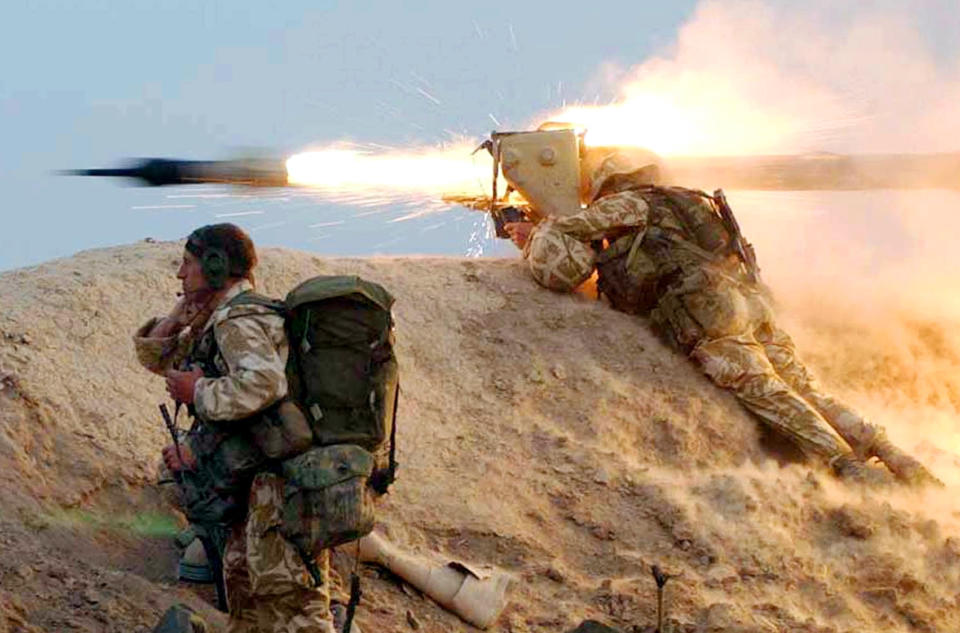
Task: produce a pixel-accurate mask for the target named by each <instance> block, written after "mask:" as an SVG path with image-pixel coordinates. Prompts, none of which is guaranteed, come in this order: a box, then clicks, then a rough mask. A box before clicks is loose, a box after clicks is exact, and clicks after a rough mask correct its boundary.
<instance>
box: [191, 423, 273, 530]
mask: <svg viewBox="0 0 960 633" xmlns="http://www.w3.org/2000/svg"><path fill="white" fill-rule="evenodd" d="M188 441H189V442H190V447H191V449H192V450H193V452H194V454H195V455H196V456H197V468H196V469H195V470H185V471H183V472H182V473H181V484H180V493H181V496H182V498H183V509H184V513H185V514H186V515H187V518H188V519H190V521H191V522H193V523H198V524H200V525H216V524H227V523H231V522H233V521H236V520H239V519H240V518H242V517H243V513H244V512H245V511H246V499H247V493H248V492H249V489H250V482H251V481H253V477H254V475H256V473H257V472H259V471H260V470H261V469H262V468H263V466H264V463H265V459H264V456H263V453H262V452H260V449H259V448H257V446H256V445H255V444H254V443H253V441H252V439H251V436H250V434H249V433H248V432H247V431H240V432H234V433H226V432H221V431H218V430H216V429H214V428H212V427H211V426H209V425H206V424H198V425H196V426H195V427H194V429H193V430H191V432H190V435H189V440H188Z"/></svg>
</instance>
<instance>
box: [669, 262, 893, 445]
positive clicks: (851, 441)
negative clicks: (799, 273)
mask: <svg viewBox="0 0 960 633" xmlns="http://www.w3.org/2000/svg"><path fill="white" fill-rule="evenodd" d="M651 320H652V322H653V324H654V326H655V327H658V328H659V329H660V330H661V331H662V332H664V333H665V334H666V335H667V336H668V338H670V339H671V340H672V342H674V343H676V344H677V346H678V347H680V348H681V349H683V350H684V351H685V352H687V353H688V354H689V355H690V357H691V358H692V359H693V360H694V361H695V362H696V363H697V364H698V365H699V366H700V368H701V369H702V370H703V372H704V373H705V374H706V375H707V376H708V377H709V378H710V379H711V380H712V381H713V382H714V383H715V384H717V385H718V386H720V387H723V388H724V389H728V390H729V391H731V392H732V393H733V394H734V395H735V396H736V397H737V399H738V400H740V402H741V403H742V404H743V405H744V406H745V407H746V408H747V409H749V410H750V411H751V412H753V413H754V414H756V415H757V416H758V417H760V418H761V419H762V420H763V421H764V422H766V423H767V424H768V425H769V426H770V427H771V428H773V429H774V430H776V431H777V432H778V433H781V434H782V435H784V436H786V437H787V438H789V439H791V440H792V441H793V442H794V443H795V444H796V445H797V446H799V447H800V449H801V450H802V451H803V452H804V453H806V454H808V455H810V456H815V457H820V458H822V459H824V460H827V461H829V460H830V459H831V458H834V457H837V456H839V455H843V454H847V453H850V452H853V453H856V454H857V455H859V456H860V457H862V458H866V457H869V456H871V455H873V454H875V453H876V450H875V449H876V446H877V445H879V444H881V443H885V442H886V440H885V436H884V432H883V429H881V428H879V427H877V426H875V425H873V424H870V423H869V422H867V421H866V420H864V419H863V417H862V416H860V415H859V414H858V413H857V412H856V411H854V410H853V409H852V408H850V407H849V406H847V405H845V404H843V403H842V402H839V401H838V400H836V399H834V398H833V397H831V396H829V395H827V394H825V393H824V392H823V391H822V389H821V388H820V386H819V385H818V383H817V382H816V380H815V379H814V378H813V376H812V375H811V374H810V372H809V371H808V370H807V368H806V367H805V366H804V365H803V363H802V362H801V361H800V360H799V359H798V358H797V355H796V348H795V346H794V343H793V341H792V340H791V339H790V337H789V336H788V335H787V333H786V332H784V331H783V330H781V329H779V328H778V327H777V326H776V324H775V322H774V317H773V311H772V309H771V308H770V305H769V302H768V301H767V299H766V297H765V296H764V294H763V293H762V292H761V291H760V290H759V289H757V288H755V287H752V286H748V285H747V284H742V283H740V282H738V281H737V280H734V279H731V278H729V277H727V276H726V275H724V274H722V273H719V272H716V271H711V270H704V269H701V270H697V271H696V272H695V273H693V274H691V275H688V276H687V277H685V278H684V279H683V280H682V282H681V283H680V284H678V285H677V286H675V287H674V288H672V289H671V290H670V291H668V292H667V294H665V295H664V296H663V297H661V298H660V300H659V302H658V304H657V307H656V308H655V309H654V311H653V313H652V314H651Z"/></svg>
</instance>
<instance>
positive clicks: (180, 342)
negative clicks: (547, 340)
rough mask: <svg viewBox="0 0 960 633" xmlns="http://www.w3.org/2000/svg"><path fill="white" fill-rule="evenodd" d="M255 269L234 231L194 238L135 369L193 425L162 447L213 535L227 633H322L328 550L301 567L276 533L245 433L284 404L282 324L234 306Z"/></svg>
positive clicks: (264, 310) (278, 482)
mask: <svg viewBox="0 0 960 633" xmlns="http://www.w3.org/2000/svg"><path fill="white" fill-rule="evenodd" d="M256 263H257V255H256V251H255V250H254V247H253V243H252V242H251V240H250V238H249V237H248V236H247V234H246V233H244V232H243V230H241V229H240V228H239V227H237V226H235V225H233V224H215V225H209V226H204V227H201V228H199V229H197V230H196V231H194V232H193V233H191V234H190V236H189V237H188V239H187V243H186V246H185V249H184V252H183V261H182V263H181V264H180V268H179V270H178V271H177V278H178V279H180V281H181V283H182V286H183V297H182V298H181V299H180V301H179V302H178V303H177V304H176V305H175V306H174V308H173V309H172V311H171V312H170V314H169V315H167V316H166V317H163V318H154V319H151V320H150V321H148V322H147V323H145V324H144V325H143V326H142V327H141V328H140V329H139V330H138V331H137V333H136V334H135V336H134V345H135V347H136V352H137V357H138V359H139V360H140V362H141V364H142V365H143V366H144V367H146V368H147V369H149V370H150V371H152V372H154V373H157V374H161V375H163V376H165V377H166V385H167V392H168V393H169V394H170V396H171V397H172V398H173V399H174V400H175V401H176V402H177V403H178V406H179V404H180V403H182V404H185V405H187V407H188V409H189V410H190V412H191V413H192V414H193V416H194V418H195V423H194V426H193V428H192V429H191V432H190V434H189V436H188V440H187V441H186V442H185V443H182V444H180V445H171V446H167V447H166V448H164V449H163V458H164V462H165V463H166V465H167V467H168V468H169V469H170V471H171V472H173V473H177V474H178V477H179V478H180V479H181V480H182V481H184V482H192V483H193V484H194V485H193V486H192V488H190V487H188V486H184V488H183V489H184V490H185V491H186V492H185V496H186V497H187V498H186V499H185V503H186V505H188V506H190V505H191V504H193V509H194V510H195V511H196V512H200V513H202V514H203V515H204V516H205V517H206V518H207V519H208V520H209V524H210V525H211V526H214V531H216V528H222V531H223V533H222V535H221V538H212V539H211V540H212V541H213V542H214V546H215V547H216V548H217V549H220V547H221V546H222V550H223V554H222V561H223V576H224V581H225V585H226V593H227V598H228V603H229V615H230V618H229V624H228V627H227V630H228V631H229V632H230V633H253V632H254V631H256V632H261V631H262V632H275V633H320V632H323V633H329V632H331V631H333V630H334V629H333V625H332V622H331V616H330V596H329V582H328V580H329V577H330V574H329V571H328V570H329V556H328V551H326V550H325V551H324V555H323V556H321V557H320V558H321V560H309V561H308V560H304V559H303V558H302V557H301V556H300V554H299V553H298V551H297V549H296V548H295V547H294V546H293V545H292V544H291V543H290V542H288V541H287V540H285V539H284V538H283V537H282V536H281V534H280V532H279V525H280V516H281V507H282V503H283V480H282V479H281V478H280V477H279V476H278V475H275V474H272V473H270V472H266V471H265V466H264V460H263V457H262V455H261V454H260V452H259V450H257V448H256V446H255V445H253V444H252V442H251V440H250V437H249V432H248V428H249V426H250V422H251V421H252V420H254V419H255V416H258V415H260V414H262V413H264V412H265V411H269V410H271V407H272V405H274V404H276V403H278V402H280V401H281V400H282V399H283V398H284V397H285V396H286V395H287V380H286V374H285V366H286V362H287V354H288V345H287V338H286V334H285V332H284V321H283V317H282V316H280V315H279V314H277V312H276V311H274V310H271V309H270V308H268V307H265V306H262V305H257V304H251V303H244V302H234V301H233V300H234V299H235V298H236V297H238V296H239V295H240V294H241V293H244V292H246V291H248V290H250V289H251V288H252V285H253V281H254V278H253V268H254V266H255V265H256ZM188 488H190V489H189V490H188ZM190 490H192V492H193V493H194V494H193V497H192V498H191V495H190ZM197 508H200V510H197ZM187 514H188V516H189V515H190V514H191V508H190V507H188V508H187ZM191 518H192V517H191ZM218 541H219V543H218ZM317 581H319V586H317V585H318V582H317Z"/></svg>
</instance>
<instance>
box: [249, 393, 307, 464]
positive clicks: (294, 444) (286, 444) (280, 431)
mask: <svg viewBox="0 0 960 633" xmlns="http://www.w3.org/2000/svg"><path fill="white" fill-rule="evenodd" d="M250 435H251V436H252V437H253V442H254V444H256V445H257V447H258V448H259V449H260V450H261V451H262V452H263V454H264V456H266V457H267V459H287V458H288V457H292V456H294V455H299V454H300V453H302V452H304V451H306V450H307V449H309V448H310V446H311V445H312V444H313V431H311V430H310V423H309V422H307V418H306V416H304V415H303V412H302V411H300V407H298V406H297V405H296V404H294V403H293V402H291V401H290V400H282V401H281V402H280V403H279V404H278V405H275V406H272V407H270V408H268V409H267V410H266V411H264V412H263V413H261V414H260V415H259V419H258V420H257V421H256V422H254V423H253V424H251V425H250Z"/></svg>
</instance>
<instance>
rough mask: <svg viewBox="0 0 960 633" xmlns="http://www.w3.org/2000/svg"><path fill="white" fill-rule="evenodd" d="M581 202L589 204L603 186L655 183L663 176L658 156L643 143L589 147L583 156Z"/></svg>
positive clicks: (615, 188) (581, 159) (581, 157)
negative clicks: (633, 145)
mask: <svg viewBox="0 0 960 633" xmlns="http://www.w3.org/2000/svg"><path fill="white" fill-rule="evenodd" d="M580 176H581V191H580V194H581V202H583V204H590V203H591V202H593V201H594V200H595V199H596V197H597V195H598V194H599V193H600V192H601V190H605V191H606V190H608V191H609V193H614V192H615V191H617V190H618V189H617V187H619V186H634V185H637V184H641V185H656V184H659V183H660V181H661V179H662V176H663V162H662V160H661V159H660V157H659V156H657V155H656V154H654V153H653V152H651V151H650V150H646V149H643V148H641V147H602V146H601V147H587V148H585V149H584V150H583V153H582V154H581V156H580Z"/></svg>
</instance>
